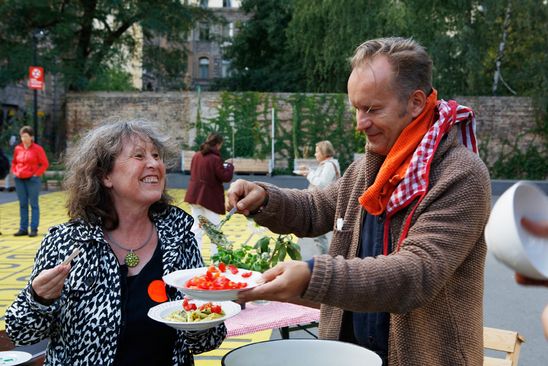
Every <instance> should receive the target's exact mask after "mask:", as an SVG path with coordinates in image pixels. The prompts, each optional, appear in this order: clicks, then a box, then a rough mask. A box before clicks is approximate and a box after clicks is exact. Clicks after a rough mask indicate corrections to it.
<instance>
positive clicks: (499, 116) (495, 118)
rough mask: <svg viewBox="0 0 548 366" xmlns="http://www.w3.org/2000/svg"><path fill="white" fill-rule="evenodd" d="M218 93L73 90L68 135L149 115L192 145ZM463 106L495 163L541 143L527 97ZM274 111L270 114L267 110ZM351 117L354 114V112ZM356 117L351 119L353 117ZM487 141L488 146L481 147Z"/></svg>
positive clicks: (287, 112) (470, 100) (286, 117)
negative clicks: (513, 149)
mask: <svg viewBox="0 0 548 366" xmlns="http://www.w3.org/2000/svg"><path fill="white" fill-rule="evenodd" d="M219 96H220V94H219V93H217V92H202V93H200V94H199V95H198V94H197V93H195V92H168V93H152V92H131V93H118V92H113V93H107V92H90V93H70V94H68V96H67V103H66V120H67V139H68V141H69V145H70V141H73V140H74V139H75V138H77V137H78V136H79V135H81V134H82V133H83V132H85V131H86V130H88V129H89V128H91V127H92V126H93V125H96V124H99V123H102V121H105V120H106V119H109V118H112V117H122V118H144V119H148V120H152V121H155V122H157V123H158V124H159V126H160V128H161V129H162V130H163V131H164V132H167V133H169V134H170V135H172V136H173V137H174V138H175V139H176V140H177V141H178V142H179V144H180V145H181V149H184V148H188V147H190V146H192V145H193V142H194V138H195V136H196V133H195V130H194V124H195V122H196V118H197V111H198V102H199V104H200V116H201V119H202V120H207V119H210V118H213V117H215V116H217V113H218V112H217V107H218V105H219V102H220V97H219ZM289 96H290V94H285V93H278V94H276V99H277V101H278V108H279V109H281V110H279V111H277V116H278V118H279V120H280V122H281V123H282V125H285V126H286V127H290V126H291V104H290V103H288V102H284V101H285V100H287V99H288V98H289ZM456 99H457V100H458V101H459V102H460V103H461V104H464V105H467V106H469V107H471V108H472V109H473V110H475V111H476V119H477V135H478V140H479V143H480V145H481V146H484V148H485V149H486V151H488V154H487V156H486V157H484V158H487V159H488V160H491V162H492V161H493V159H495V158H496V157H497V156H498V154H499V152H500V151H501V149H502V148H503V146H504V141H505V140H509V141H511V142H514V141H516V138H517V136H520V137H519V138H518V146H519V147H520V148H521V149H525V148H526V147H527V146H529V145H530V144H535V145H537V146H539V147H541V146H542V144H543V141H541V139H540V137H539V136H536V135H534V134H533V133H531V130H532V129H533V128H534V127H535V124H536V121H535V110H534V106H533V103H532V100H531V99H530V98H526V97H458V98H456ZM267 115H269V114H267ZM349 115H350V114H349ZM350 118H351V117H350ZM482 144H483V145H482Z"/></svg>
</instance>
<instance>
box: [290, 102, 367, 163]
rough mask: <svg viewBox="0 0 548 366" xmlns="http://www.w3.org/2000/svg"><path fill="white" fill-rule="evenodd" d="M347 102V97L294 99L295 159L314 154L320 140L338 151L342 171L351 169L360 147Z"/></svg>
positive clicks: (292, 136)
mask: <svg viewBox="0 0 548 366" xmlns="http://www.w3.org/2000/svg"><path fill="white" fill-rule="evenodd" d="M345 101H346V95H344V94H319V95H305V94H294V95H292V96H291V98H290V102H291V105H292V107H293V115H292V117H293V118H292V124H293V126H292V131H291V140H290V141H291V143H292V152H293V156H292V158H293V159H297V158H303V157H305V149H306V150H307V151H314V149H315V145H316V143H317V142H319V141H320V140H329V141H331V143H332V144H333V146H334V147H335V152H336V154H335V155H336V157H337V158H338V159H339V163H340V165H341V169H343V170H344V169H346V168H347V167H348V165H350V163H351V162H352V161H353V159H354V156H353V155H354V152H355V151H357V149H359V147H357V146H356V145H355V143H356V142H357V141H356V140H355V138H354V134H355V132H354V126H355V120H354V118H353V115H352V114H351V113H350V111H349V110H347V106H346V103H345ZM286 139H287V140H289V139H288V138H286ZM358 141H359V140H358Z"/></svg>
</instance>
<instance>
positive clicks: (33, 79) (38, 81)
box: [29, 66, 44, 90]
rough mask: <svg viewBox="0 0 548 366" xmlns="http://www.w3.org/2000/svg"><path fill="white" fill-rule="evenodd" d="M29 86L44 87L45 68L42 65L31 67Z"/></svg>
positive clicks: (34, 87) (32, 87) (31, 87)
mask: <svg viewBox="0 0 548 366" xmlns="http://www.w3.org/2000/svg"><path fill="white" fill-rule="evenodd" d="M29 88H30V89H35V90H42V89H44V68H43V67H40V66H30V67H29Z"/></svg>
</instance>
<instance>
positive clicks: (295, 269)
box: [238, 261, 312, 303]
mask: <svg viewBox="0 0 548 366" xmlns="http://www.w3.org/2000/svg"><path fill="white" fill-rule="evenodd" d="M311 276H312V274H311V273H310V270H309V269H308V264H307V263H306V262H301V261H289V262H282V263H279V264H278V265H276V267H274V268H272V269H269V270H268V271H266V272H265V273H263V279H264V280H265V283H264V284H262V285H259V286H257V287H254V288H251V289H249V290H245V289H244V290H242V291H240V292H239V294H238V300H240V301H243V302H245V301H253V300H272V301H283V302H295V303H300V302H302V301H300V300H299V299H300V296H301V294H302V293H303V292H304V291H305V290H306V288H307V287H308V283H309V282H310V277H311Z"/></svg>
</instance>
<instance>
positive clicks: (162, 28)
mask: <svg viewBox="0 0 548 366" xmlns="http://www.w3.org/2000/svg"><path fill="white" fill-rule="evenodd" d="M0 14H2V22H1V23H0V63H1V64H2V68H1V69H0V86H3V85H6V84H8V83H10V82H14V81H18V80H22V79H23V78H24V77H25V76H26V73H27V70H28V66H29V65H30V64H31V62H32V50H33V45H32V43H33V37H32V34H33V32H36V31H37V30H42V31H44V33H45V37H44V38H43V39H41V40H39V41H38V43H37V44H38V63H39V64H40V65H41V66H44V68H45V70H46V71H47V72H52V73H60V74H62V75H63V79H64V81H65V82H66V85H67V88H68V89H69V90H87V88H88V86H89V83H90V81H92V80H94V79H96V77H97V74H98V73H101V72H103V70H106V69H108V68H109V66H112V65H113V64H114V62H119V61H120V60H122V61H123V60H128V59H131V57H133V55H134V53H135V52H136V51H137V50H138V49H140V47H142V43H141V42H140V39H141V37H140V33H141V32H142V38H144V42H145V44H155V43H154V42H153V40H154V39H155V37H164V38H165V39H167V40H168V41H169V42H171V43H172V44H174V45H182V44H184V42H185V41H186V37H187V35H188V32H189V31H190V29H191V27H192V25H193V23H194V22H195V21H197V20H200V19H206V18H210V17H211V15H210V13H209V12H208V11H207V10H205V9H202V8H201V7H196V6H189V5H185V2H182V1H180V0H164V1H159V2H157V1H152V0H136V1H130V2H128V1H95V0H83V1H62V2H61V1H36V0H6V1H2V2H0ZM135 26H139V27H138V28H135ZM181 49H182V48H181ZM165 56H166V54H164V53H156V54H150V55H148V57H149V59H150V58H153V57H156V59H157V60H159V61H158V62H161V60H162V58H165ZM176 56H177V57H179V56H180V54H179V55H176ZM149 59H147V62H149V63H148V64H147V65H150V64H152V63H151V62H150V60H149ZM165 61H168V60H165ZM149 71H153V70H149Z"/></svg>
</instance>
